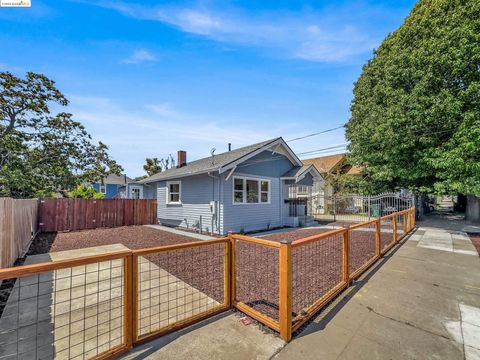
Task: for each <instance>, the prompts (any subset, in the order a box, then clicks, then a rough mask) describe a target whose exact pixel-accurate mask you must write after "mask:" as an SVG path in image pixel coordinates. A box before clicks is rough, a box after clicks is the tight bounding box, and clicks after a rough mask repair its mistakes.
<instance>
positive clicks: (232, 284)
mask: <svg viewBox="0 0 480 360" xmlns="http://www.w3.org/2000/svg"><path fill="white" fill-rule="evenodd" d="M227 236H228V239H229V240H230V279H229V281H230V304H235V299H236V297H237V295H236V290H237V287H236V284H235V280H236V279H235V271H236V270H235V250H236V246H235V239H234V238H233V235H232V233H231V232H229V233H228V235H227Z"/></svg>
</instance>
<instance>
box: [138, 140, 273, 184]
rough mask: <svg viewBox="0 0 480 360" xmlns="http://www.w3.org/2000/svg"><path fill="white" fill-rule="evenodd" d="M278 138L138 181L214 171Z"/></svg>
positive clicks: (145, 181) (151, 180) (150, 180)
mask: <svg viewBox="0 0 480 360" xmlns="http://www.w3.org/2000/svg"><path fill="white" fill-rule="evenodd" d="M278 139H280V138H275V139H270V140H266V141H262V142H259V143H257V144H253V145H248V146H245V147H242V148H238V149H234V150H232V151H227V152H224V153H221V154H217V155H215V156H214V158H213V160H214V162H213V164H212V157H211V156H208V157H205V158H203V159H199V160H195V161H192V162H190V163H187V165H185V166H182V167H179V168H172V169H168V170H166V171H162V172H160V173H158V174H155V175H152V176H150V177H148V178H146V179H144V180H142V181H140V182H141V183H149V182H153V181H159V180H164V179H172V178H177V177H183V176H189V175H195V174H201V173H205V172H208V171H216V170H218V169H220V168H221V167H223V166H225V165H228V164H230V163H232V162H234V161H236V160H239V159H240V158H242V157H243V156H246V155H248V154H250V153H252V152H254V151H256V150H258V149H260V148H262V147H264V146H266V145H268V144H270V143H273V142H275V141H277V140H278Z"/></svg>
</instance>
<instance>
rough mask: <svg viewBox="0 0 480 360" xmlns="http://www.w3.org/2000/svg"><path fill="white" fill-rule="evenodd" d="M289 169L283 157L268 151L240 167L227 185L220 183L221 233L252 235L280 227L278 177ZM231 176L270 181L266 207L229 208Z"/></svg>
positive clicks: (231, 198)
mask: <svg viewBox="0 0 480 360" xmlns="http://www.w3.org/2000/svg"><path fill="white" fill-rule="evenodd" d="M293 166H294V165H293V164H292V163H291V162H290V160H288V159H287V158H286V157H285V156H283V155H281V154H272V153H271V152H270V151H264V152H262V153H260V154H258V155H256V156H254V157H253V158H251V159H249V160H247V161H246V162H244V163H242V164H240V165H239V166H238V167H237V169H236V171H235V172H234V173H233V175H232V176H231V177H230V178H229V179H228V181H224V182H223V187H224V190H223V203H224V231H225V232H228V231H233V232H239V231H242V230H243V231H254V230H263V229H266V228H268V227H270V228H272V227H277V226H282V225H283V221H282V215H281V207H282V202H283V201H282V197H281V180H280V177H281V176H282V175H283V174H285V173H286V172H287V171H289V170H290V169H291V168H292V167H293ZM234 176H245V177H251V178H258V179H268V180H270V186H271V190H270V204H242V205H233V177H234Z"/></svg>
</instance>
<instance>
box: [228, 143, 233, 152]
mask: <svg viewBox="0 0 480 360" xmlns="http://www.w3.org/2000/svg"><path fill="white" fill-rule="evenodd" d="M228 151H232V143H228Z"/></svg>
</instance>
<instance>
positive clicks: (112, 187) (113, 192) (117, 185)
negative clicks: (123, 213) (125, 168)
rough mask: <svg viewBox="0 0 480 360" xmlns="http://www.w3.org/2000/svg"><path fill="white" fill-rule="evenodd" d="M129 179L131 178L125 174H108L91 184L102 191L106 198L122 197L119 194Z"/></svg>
mask: <svg viewBox="0 0 480 360" xmlns="http://www.w3.org/2000/svg"><path fill="white" fill-rule="evenodd" d="M131 181H132V179H130V178H129V177H128V176H127V175H115V174H109V175H108V176H106V177H104V178H103V180H102V181H98V182H94V183H93V184H92V186H93V188H94V189H95V190H97V191H99V192H101V193H103V194H104V195H105V198H106V199H113V198H118V197H124V196H122V195H121V194H122V191H124V189H125V187H126V186H127V184H128V183H130V182H131Z"/></svg>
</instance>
